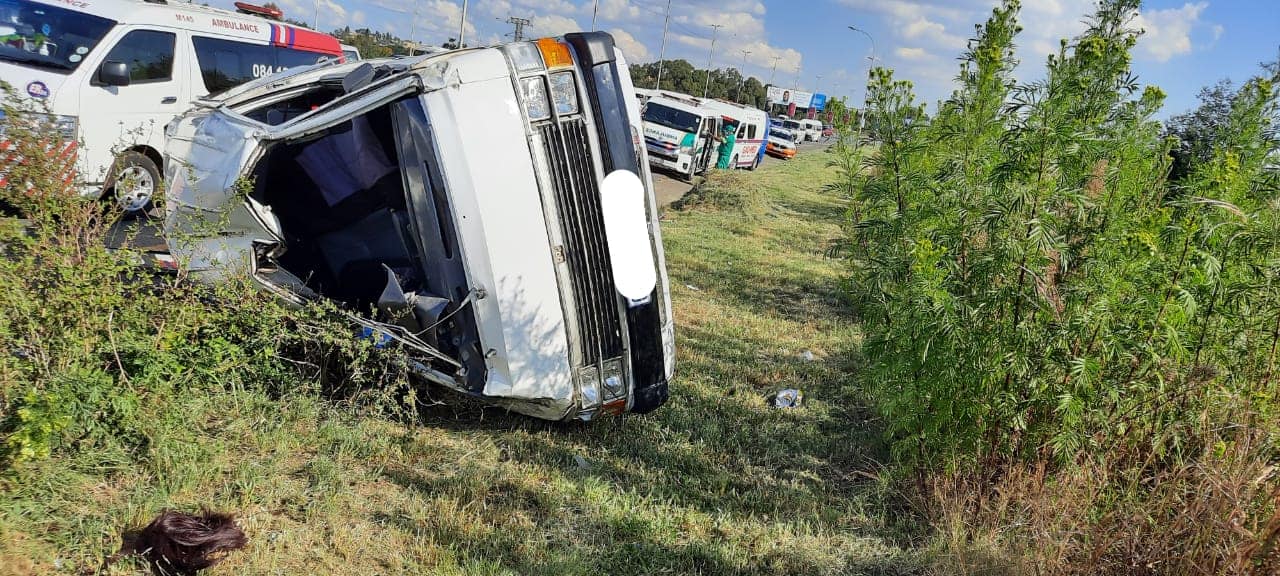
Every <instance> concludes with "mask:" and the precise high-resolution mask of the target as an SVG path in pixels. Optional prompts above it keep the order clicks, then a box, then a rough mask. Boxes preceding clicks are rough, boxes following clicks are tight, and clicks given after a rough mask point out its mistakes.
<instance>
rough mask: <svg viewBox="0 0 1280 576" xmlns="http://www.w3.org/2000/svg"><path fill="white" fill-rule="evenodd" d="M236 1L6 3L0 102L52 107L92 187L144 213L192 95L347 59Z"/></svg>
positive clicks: (1, 24) (266, 11) (1, 10)
mask: <svg viewBox="0 0 1280 576" xmlns="http://www.w3.org/2000/svg"><path fill="white" fill-rule="evenodd" d="M236 7H237V10H238V12H231V11H228V10H219V9H215V8H210V7H207V6H200V5H196V4H189V3H186V2H182V3H174V4H167V3H166V2H165V1H164V0H153V1H141V0H0V81H3V82H4V83H6V84H8V85H9V87H10V90H11V92H10V94H8V95H4V96H0V98H4V99H5V100H6V104H7V105H10V106H14V105H18V102H17V101H22V102H21V105H23V106H26V107H27V108H28V109H35V110H38V111H39V112H40V113H47V114H49V119H50V120H51V122H52V124H53V125H54V126H56V127H57V129H58V130H59V131H60V132H62V135H63V136H64V137H65V138H66V139H67V141H69V142H72V144H70V145H68V146H67V149H65V150H60V151H59V152H60V155H61V156H62V157H64V158H65V157H69V156H72V155H74V156H75V157H76V168H77V171H78V173H79V174H78V177H79V181H80V182H79V184H81V185H82V186H83V187H84V190H85V192H86V194H104V193H109V194H113V195H114V198H115V200H116V201H117V203H118V204H119V205H120V207H121V208H122V209H124V210H125V211H128V212H136V211H140V210H143V209H145V208H147V207H148V206H149V204H150V203H151V199H152V196H153V195H154V193H155V190H156V189H157V186H159V184H160V179H161V177H162V175H163V174H164V169H163V166H162V164H163V157H162V155H161V151H162V150H164V127H165V125H166V124H168V123H169V121H170V120H172V119H173V118H174V117H175V116H176V115H178V114H180V113H182V112H184V111H186V110H187V108H189V107H190V106H191V102H192V101H193V100H196V99H198V98H201V97H204V96H207V95H209V94H214V93H218V92H222V91H224V90H226V89H228V88H231V87H233V86H237V85H239V84H241V83H244V82H247V81H249V80H253V79H255V78H260V77H263V76H267V75H270V74H273V73H275V72H278V71H280V70H284V69H286V68H290V67H293V66H302V65H310V64H316V63H318V62H321V61H325V60H334V61H337V60H340V59H341V57H342V49H341V47H340V44H339V43H338V40H337V39H336V38H333V37H331V36H328V35H326V34H321V33H318V32H313V31H310V30H305V29H301V28H297V27H294V26H290V25H287V24H283V23H279V22H277V20H279V19H280V18H281V16H282V14H280V12H279V11H278V10H274V9H270V8H264V7H260V6H255V5H250V4H244V3H237V4H236ZM33 104H34V106H32V105H33ZM77 141H78V144H79V149H78V150H76V149H75V148H74V147H75V145H76V144H75V143H76V142H77ZM0 185H3V184H0Z"/></svg>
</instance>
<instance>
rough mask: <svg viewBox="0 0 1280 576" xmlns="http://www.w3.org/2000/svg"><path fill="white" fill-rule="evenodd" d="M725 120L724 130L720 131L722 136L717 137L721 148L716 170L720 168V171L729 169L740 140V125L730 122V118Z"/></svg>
mask: <svg viewBox="0 0 1280 576" xmlns="http://www.w3.org/2000/svg"><path fill="white" fill-rule="evenodd" d="M725 120H726V122H725V123H724V128H722V129H721V130H720V134H718V135H717V136H716V141H717V142H719V143H720V147H719V149H718V152H719V153H720V157H719V158H717V159H716V168H719V169H720V170H728V169H729V162H730V161H731V160H732V158H733V146H734V144H737V140H738V136H737V134H738V125H737V124H734V123H733V122H729V121H728V120H729V119H728V118H725Z"/></svg>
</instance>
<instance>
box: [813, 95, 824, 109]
mask: <svg viewBox="0 0 1280 576" xmlns="http://www.w3.org/2000/svg"><path fill="white" fill-rule="evenodd" d="M812 104H813V106H812V108H813V109H814V110H817V111H819V112H821V111H823V110H825V109H826V108H827V95H826V94H814V95H813V102H812Z"/></svg>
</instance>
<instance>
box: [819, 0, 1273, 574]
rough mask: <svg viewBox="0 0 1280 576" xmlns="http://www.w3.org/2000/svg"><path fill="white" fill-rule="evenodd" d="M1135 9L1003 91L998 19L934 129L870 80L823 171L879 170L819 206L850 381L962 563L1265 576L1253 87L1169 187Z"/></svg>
mask: <svg viewBox="0 0 1280 576" xmlns="http://www.w3.org/2000/svg"><path fill="white" fill-rule="evenodd" d="M1138 7H1139V5H1138V1H1137V0H1106V1H1103V2H1100V3H1099V4H1098V7H1097V11H1096V13H1095V14H1094V15H1093V17H1092V18H1091V19H1090V20H1089V22H1088V29H1087V30H1086V31H1085V32H1084V33H1083V34H1082V35H1080V36H1079V37H1077V38H1075V39H1073V40H1071V41H1064V42H1063V43H1062V45H1061V48H1060V49H1059V51H1058V53H1057V54H1055V55H1053V56H1051V57H1049V59H1048V63H1047V71H1046V74H1045V77H1044V79H1043V80H1039V81H1036V82H1032V83H1026V84H1018V83H1016V82H1015V81H1014V79H1013V69H1014V66H1015V65H1016V62H1015V60H1014V57H1013V54H1014V41H1015V38H1016V36H1017V33H1018V32H1019V30H1020V26H1019V25H1018V23H1017V13H1018V9H1019V3H1018V2H1017V1H1016V0H1007V1H1005V2H1003V3H1002V5H1001V6H999V7H997V8H996V9H995V10H994V11H993V13H992V16H991V18H990V19H989V20H988V21H987V22H986V23H985V24H984V25H982V26H980V27H978V34H977V37H976V38H975V39H974V40H971V41H970V43H969V47H968V50H967V51H966V52H965V54H964V56H963V57H962V59H961V62H962V64H961V66H960V72H959V74H958V76H957V82H958V85H959V88H958V89H957V90H956V91H955V92H954V93H953V94H952V96H951V97H950V98H949V99H947V100H946V101H944V102H941V103H940V104H939V106H938V108H937V110H936V114H935V115H934V116H933V117H928V116H926V115H925V113H924V109H923V107H922V106H920V105H919V104H917V103H916V102H915V100H914V96H913V94H912V89H911V84H910V83H908V82H904V81H899V80H895V79H894V77H893V74H892V72H891V71H889V70H885V69H875V70H873V71H872V72H871V75H870V80H869V83H868V87H867V91H868V98H867V100H868V102H867V109H866V119H865V123H866V131H865V133H864V140H863V141H862V142H859V143H857V144H856V145H855V146H853V147H850V148H848V149H844V150H843V153H845V154H846V155H850V156H849V157H850V158H856V157H857V156H856V154H857V152H858V151H857V148H858V147H859V146H863V145H866V144H869V143H875V144H878V152H877V153H875V154H870V155H867V156H866V157H867V160H866V161H865V162H864V163H862V164H861V165H854V164H853V163H845V164H843V165H844V166H845V169H844V170H843V175H842V180H841V181H840V182H838V183H837V184H836V185H835V188H838V189H841V190H844V191H845V192H846V193H847V194H849V195H850V196H851V197H852V201H851V203H850V206H849V227H848V234H849V246H848V248H847V250H846V251H847V253H849V254H850V258H849V265H850V274H849V281H848V289H847V290H848V293H849V295H850V298H851V301H852V302H853V305H854V306H855V308H856V311H857V313H858V314H859V316H860V317H861V319H862V320H863V322H864V324H865V329H866V339H865V342H864V345H863V351H864V353H865V357H866V362H867V367H866V368H867V370H866V374H865V376H866V380H867V381H868V382H870V383H871V386H872V387H873V392H874V395H875V398H876V399H877V402H878V403H879V409H880V411H881V412H882V413H883V415H884V416H885V421H886V422H887V423H888V424H887V425H888V427H889V431H888V433H889V434H890V436H891V440H892V442H893V447H894V453H895V457H896V458H897V459H898V460H899V461H900V462H901V463H903V464H904V469H906V470H910V471H911V472H912V473H911V474H908V477H910V478H914V479H916V480H918V481H919V484H918V486H921V487H925V489H924V490H921V491H920V492H921V493H924V494H925V495H926V497H925V498H924V499H925V500H926V501H928V502H929V506H930V508H931V513H932V514H934V516H935V517H936V518H939V519H940V522H941V523H942V524H943V525H945V526H947V528H946V530H948V531H959V532H961V533H963V537H960V538H959V539H958V540H959V541H960V542H962V543H967V544H964V545H965V546H968V545H972V544H973V542H975V541H976V540H975V539H980V535H979V532H980V531H981V530H982V529H983V528H989V529H990V530H989V531H988V532H987V534H992V535H994V534H998V533H1001V531H1005V532H1004V533H1005V534H1006V536H1005V538H1006V540H1004V544H1005V545H1007V546H1008V547H1011V548H1013V549H1014V551H1015V552H1019V551H1021V552H1025V553H1026V554H1028V555H1030V556H1031V557H1032V560H1031V561H1030V563H1029V564H1028V565H1027V566H1032V567H1036V570H1037V571H1038V573H1045V572H1050V573H1054V572H1070V571H1079V572H1082V573H1083V572H1089V573H1097V572H1110V573H1132V572H1162V573H1164V572H1167V573H1187V572H1195V573H1209V572H1214V573H1217V572H1242V571H1247V570H1250V569H1258V568H1263V567H1264V565H1269V566H1270V569H1275V568H1276V565H1275V564H1274V563H1273V562H1274V561H1275V559H1276V553H1275V551H1274V547H1275V546H1276V545H1277V541H1276V538H1277V532H1276V529H1277V527H1278V526H1280V522H1277V520H1276V518H1275V517H1273V516H1272V515H1273V514H1274V513H1275V510H1276V501H1275V499H1276V498H1277V496H1280V482H1278V481H1277V477H1276V475H1275V473H1274V470H1273V468H1272V467H1271V466H1270V465H1269V464H1270V463H1271V462H1274V461H1275V458H1276V456H1277V451H1276V441H1277V432H1278V431H1280V427H1278V424H1280V421H1278V420H1277V413H1276V412H1277V410H1278V409H1280V403H1278V402H1277V400H1276V394H1277V392H1278V391H1280V374H1278V373H1277V369H1278V368H1280V367H1278V366H1277V348H1278V344H1280V194H1278V188H1277V172H1276V156H1275V155H1276V149H1277V140H1276V132H1275V128H1276V121H1277V112H1276V111H1277V106H1276V99H1277V91H1276V86H1277V84H1276V78H1274V77H1267V76H1265V75H1264V76H1259V77H1256V78H1254V79H1252V80H1250V81H1249V82H1248V83H1246V84H1245V85H1244V86H1243V87H1242V89H1241V90H1240V91H1239V93H1238V94H1237V95H1236V96H1235V97H1234V99H1233V101H1232V102H1231V110H1230V114H1229V119H1228V121H1227V123H1226V126H1225V127H1224V128H1223V129H1222V130H1220V132H1219V133H1218V134H1217V139H1216V141H1215V142H1214V143H1213V145H1212V154H1210V155H1209V157H1208V158H1207V159H1206V160H1203V161H1198V162H1196V163H1195V164H1194V165H1193V166H1192V167H1191V168H1190V173H1189V175H1188V176H1187V178H1186V179H1185V180H1183V181H1181V182H1180V183H1178V184H1177V185H1176V186H1175V185H1173V184H1170V183H1169V182H1168V181H1167V179H1166V176H1167V174H1168V171H1169V167H1170V159H1169V151H1170V146H1171V143H1170V142H1168V141H1166V139H1164V138H1163V137H1162V136H1161V126H1160V124H1159V122H1157V121H1156V120H1155V119H1154V115H1155V114H1156V113H1157V112H1158V111H1159V109H1160V107H1161V105H1162V103H1163V98H1164V95H1163V93H1162V92H1161V91H1160V89H1159V88H1156V87H1154V86H1148V87H1146V88H1140V86H1139V85H1138V84H1137V82H1136V79H1135V78H1134V76H1133V74H1132V72H1131V70H1130V52H1131V50H1132V48H1133V46H1134V45H1135V42H1136V41H1137V39H1138V36H1139V34H1140V32H1139V31H1137V30H1136V29H1135V28H1133V26H1132V23H1133V17H1134V16H1135V15H1136V13H1137V9H1138ZM929 486H932V488H928V487H929ZM928 494H934V495H942V496H943V497H940V498H935V499H932V500H930V499H929V498H928V497H927V496H928ZM1228 494H1229V495H1230V497H1225V495H1228ZM1037 506H1040V508H1037ZM1064 507H1065V509H1068V510H1070V511H1071V512H1070V513H1068V514H1066V515H1050V514H1039V513H1042V512H1045V511H1046V510H1055V509H1064ZM997 539H998V538H997ZM963 547H964V546H961V547H960V548H963ZM944 549H945V550H947V551H948V553H953V552H955V550H956V549H957V548H956V547H954V546H950V545H948V546H945V547H944ZM957 554H958V553H957ZM959 556H963V555H957V556H955V557H957V558H958V557H959ZM1268 562H1272V563H1271V564H1267V563H1268ZM964 565H965V562H963V561H961V562H958V563H957V566H952V569H954V568H957V567H962V566H964ZM1029 569H1030V568H1029Z"/></svg>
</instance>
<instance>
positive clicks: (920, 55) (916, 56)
mask: <svg viewBox="0 0 1280 576" xmlns="http://www.w3.org/2000/svg"><path fill="white" fill-rule="evenodd" d="M893 53H894V54H897V55H898V57H899V58H902V59H903V60H923V59H925V58H928V57H929V56H930V54H929V52H928V51H927V50H925V49H924V48H908V47H906V46H901V47H899V48H897V49H896V50H894V51H893Z"/></svg>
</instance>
